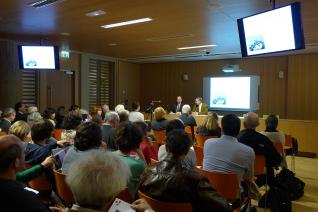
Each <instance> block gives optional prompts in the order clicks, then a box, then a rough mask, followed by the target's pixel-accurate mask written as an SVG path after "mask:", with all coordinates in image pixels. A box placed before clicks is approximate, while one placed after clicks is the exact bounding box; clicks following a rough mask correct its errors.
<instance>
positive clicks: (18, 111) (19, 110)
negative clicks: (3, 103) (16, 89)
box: [13, 102, 27, 122]
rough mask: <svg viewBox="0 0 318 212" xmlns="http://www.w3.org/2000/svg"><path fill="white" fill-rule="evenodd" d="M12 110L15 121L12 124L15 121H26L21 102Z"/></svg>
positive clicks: (23, 106)
mask: <svg viewBox="0 0 318 212" xmlns="http://www.w3.org/2000/svg"><path fill="white" fill-rule="evenodd" d="M14 110H15V113H16V115H15V119H14V121H13V122H16V121H20V120H22V121H26V120H27V115H26V114H25V112H26V109H25V105H24V104H23V103H22V102H18V103H16V104H15V106H14Z"/></svg>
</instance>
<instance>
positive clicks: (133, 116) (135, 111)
mask: <svg viewBox="0 0 318 212" xmlns="http://www.w3.org/2000/svg"><path fill="white" fill-rule="evenodd" d="M131 110H132V111H131V112H130V113H129V121H130V122H137V121H145V117H144V114H142V113H141V112H139V111H140V104H139V102H133V103H132V104H131Z"/></svg>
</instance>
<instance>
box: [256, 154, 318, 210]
mask: <svg viewBox="0 0 318 212" xmlns="http://www.w3.org/2000/svg"><path fill="white" fill-rule="evenodd" d="M287 163H288V165H289V166H290V164H291V157H290V156H288V157H287ZM295 163H296V170H295V172H296V177H298V178H300V179H301V180H303V181H304V182H305V183H306V185H305V195H304V196H303V197H302V198H300V199H299V200H296V201H293V202H292V209H293V212H318V159H317V158H304V157H295ZM262 190H263V188H262ZM261 193H263V192H261ZM257 211H264V209H262V208H258V209H257ZM266 211H269V209H267V210H266Z"/></svg>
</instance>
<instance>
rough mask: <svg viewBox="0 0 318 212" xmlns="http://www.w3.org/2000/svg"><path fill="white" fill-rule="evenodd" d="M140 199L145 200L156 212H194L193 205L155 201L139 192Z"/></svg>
mask: <svg viewBox="0 0 318 212" xmlns="http://www.w3.org/2000/svg"><path fill="white" fill-rule="evenodd" d="M138 196H139V198H143V199H145V200H146V201H147V202H148V204H149V205H150V206H151V207H152V209H153V210H154V211H158V212H161V211H162V212H164V211H176V212H181V211H182V212H192V211H193V210H192V205H191V203H173V202H163V201H159V200H155V199H153V198H151V197H149V196H147V195H146V194H144V193H142V192H141V191H138Z"/></svg>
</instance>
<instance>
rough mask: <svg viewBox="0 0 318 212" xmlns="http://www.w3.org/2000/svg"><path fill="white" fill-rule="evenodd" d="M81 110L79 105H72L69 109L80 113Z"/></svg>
mask: <svg viewBox="0 0 318 212" xmlns="http://www.w3.org/2000/svg"><path fill="white" fill-rule="evenodd" d="M79 109H80V106H79V105H72V106H71V107H70V109H69V111H78V110H79Z"/></svg>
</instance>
